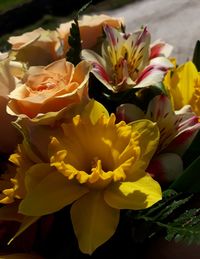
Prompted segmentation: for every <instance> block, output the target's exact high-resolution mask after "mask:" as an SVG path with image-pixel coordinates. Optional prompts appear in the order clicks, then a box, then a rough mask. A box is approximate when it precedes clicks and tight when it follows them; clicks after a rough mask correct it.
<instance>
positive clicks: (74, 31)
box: [66, 1, 92, 65]
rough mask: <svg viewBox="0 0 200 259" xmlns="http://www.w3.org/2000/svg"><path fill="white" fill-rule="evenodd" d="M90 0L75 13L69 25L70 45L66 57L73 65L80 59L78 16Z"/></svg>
mask: <svg viewBox="0 0 200 259" xmlns="http://www.w3.org/2000/svg"><path fill="white" fill-rule="evenodd" d="M91 2H92V1H90V2H88V3H87V4H85V5H84V6H83V7H82V8H81V9H80V10H79V11H78V13H77V14H76V15H75V17H74V22H73V23H72V25H71V28H70V35H69V36H68V43H69V46H70V49H69V50H68V52H67V54H66V58H67V60H68V61H69V62H71V63H73V64H74V65H77V64H78V63H79V62H80V61H81V57H80V56H81V50H82V46H81V36H80V30H79V24H78V19H79V16H80V15H81V14H82V13H83V12H84V11H85V10H86V9H87V7H88V6H89V5H90V4H91Z"/></svg>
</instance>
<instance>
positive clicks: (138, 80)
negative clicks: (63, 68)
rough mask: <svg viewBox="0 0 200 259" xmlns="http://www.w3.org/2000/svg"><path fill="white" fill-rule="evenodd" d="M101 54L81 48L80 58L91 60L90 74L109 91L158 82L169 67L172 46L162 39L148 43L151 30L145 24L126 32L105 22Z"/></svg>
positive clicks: (170, 65)
mask: <svg viewBox="0 0 200 259" xmlns="http://www.w3.org/2000/svg"><path fill="white" fill-rule="evenodd" d="M104 32H105V36H106V38H105V40H104V42H103V43H102V55H101V56H100V55H99V54H97V53H95V52H94V51H92V50H89V49H87V50H86V49H85V50H83V51H82V57H83V59H86V60H87V61H89V62H91V63H92V66H93V69H92V73H93V74H94V75H95V77H96V78H97V79H98V80H99V81H101V83H102V84H104V85H105V86H106V87H107V88H108V89H109V90H111V91H113V92H119V91H123V90H126V89H130V88H133V87H134V88H142V87H146V86H150V85H154V86H156V85H157V84H159V83H160V82H161V81H162V79H163V77H164V75H165V73H166V72H167V70H168V68H171V67H173V65H172V64H171V62H170V61H169V60H168V59H167V57H166V56H167V55H169V54H170V52H171V50H172V47H171V46H170V45H168V44H165V43H164V42H162V41H157V42H155V43H154V44H152V45H150V33H149V32H148V30H147V28H146V27H144V28H143V29H140V30H138V31H136V32H134V33H132V34H125V33H122V32H119V31H118V30H116V29H114V28H112V27H110V26H108V25H106V26H104Z"/></svg>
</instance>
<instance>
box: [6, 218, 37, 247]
mask: <svg viewBox="0 0 200 259" xmlns="http://www.w3.org/2000/svg"><path fill="white" fill-rule="evenodd" d="M39 218H40V217H29V216H25V217H24V219H23V221H22V223H21V225H20V227H19V229H18V231H17V233H16V234H15V235H14V236H13V237H12V238H11V239H10V241H9V242H8V245H9V244H10V243H11V242H12V241H13V240H14V239H15V238H16V237H18V236H19V235H21V233H23V232H24V231H25V230H26V229H27V228H28V227H30V226H31V225H32V224H33V223H35V222H36V221H37V220H38V219H39Z"/></svg>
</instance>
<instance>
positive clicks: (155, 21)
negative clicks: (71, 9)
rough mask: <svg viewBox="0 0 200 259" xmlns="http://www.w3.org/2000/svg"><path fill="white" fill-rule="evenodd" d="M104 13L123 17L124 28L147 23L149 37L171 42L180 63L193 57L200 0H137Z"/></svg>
mask: <svg viewBox="0 0 200 259" xmlns="http://www.w3.org/2000/svg"><path fill="white" fill-rule="evenodd" d="M106 13H107V14H109V15H112V16H121V17H124V18H125V21H126V25H127V31H134V30H136V29H138V28H139V27H140V26H141V25H147V26H148V28H149V31H150V32H151V34H152V40H156V39H158V38H160V39H162V40H164V41H166V42H168V43H170V44H172V45H173V46H174V50H173V56H175V57H176V58H177V60H178V62H179V63H181V62H184V61H186V60H187V59H189V58H191V57H192V54H193V49H194V46H195V43H196V41H197V40H200V0H141V1H140V0H138V1H137V2H134V3H132V4H129V5H126V6H124V7H122V8H120V9H116V10H112V11H107V12H106Z"/></svg>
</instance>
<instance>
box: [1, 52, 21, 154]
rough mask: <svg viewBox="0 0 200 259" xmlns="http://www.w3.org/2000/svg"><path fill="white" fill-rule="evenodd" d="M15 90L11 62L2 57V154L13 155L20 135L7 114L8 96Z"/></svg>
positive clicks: (5, 56)
mask: <svg viewBox="0 0 200 259" xmlns="http://www.w3.org/2000/svg"><path fill="white" fill-rule="evenodd" d="M14 88H15V79H14V77H13V76H12V73H11V68H10V61H9V59H8V58H7V55H4V58H3V56H1V60H0V125H1V127H0V152H5V153H11V152H13V150H14V149H15V147H16V145H17V143H18V141H19V140H20V135H19V133H18V131H17V130H16V128H15V127H14V126H13V125H12V124H11V122H12V121H13V120H14V118H13V117H12V116H10V115H9V114H8V113H7V112H6V106H7V104H8V94H9V93H10V92H11V91H12V90H13V89H14Z"/></svg>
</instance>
